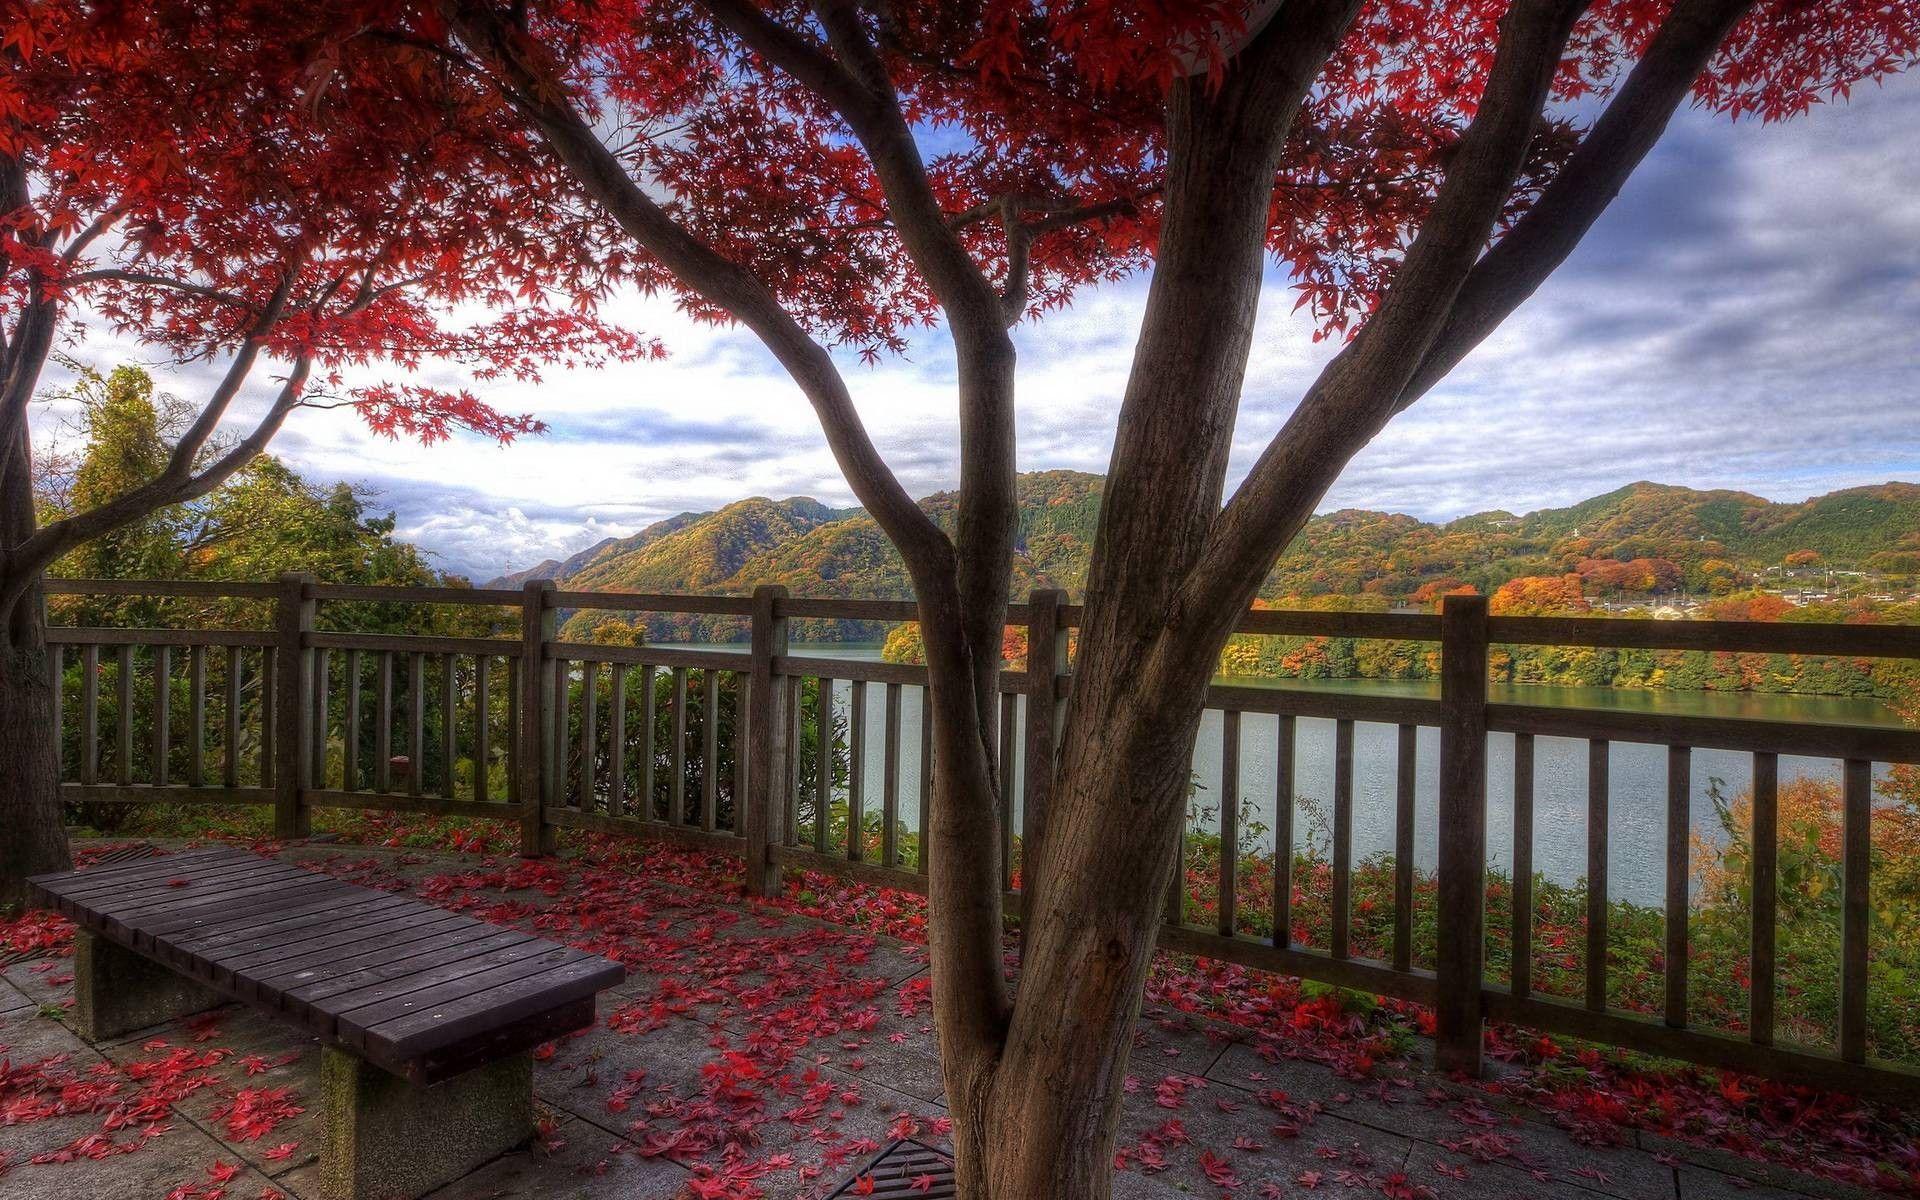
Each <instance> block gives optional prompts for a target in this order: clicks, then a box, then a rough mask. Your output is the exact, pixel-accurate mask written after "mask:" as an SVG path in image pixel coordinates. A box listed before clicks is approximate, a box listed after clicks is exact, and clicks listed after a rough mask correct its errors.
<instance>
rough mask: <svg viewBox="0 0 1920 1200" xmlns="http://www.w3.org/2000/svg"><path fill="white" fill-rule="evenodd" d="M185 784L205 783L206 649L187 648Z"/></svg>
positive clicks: (201, 647) (195, 645) (199, 646)
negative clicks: (187, 728)
mask: <svg viewBox="0 0 1920 1200" xmlns="http://www.w3.org/2000/svg"><path fill="white" fill-rule="evenodd" d="M187 725H188V726H189V732H188V738H189V740H188V742H187V783H188V784H190V785H191V786H193V787H200V786H202V785H204V784H205V783H206V781H207V648H206V647H205V646H202V645H199V644H197V643H196V644H194V645H192V646H189V647H187Z"/></svg>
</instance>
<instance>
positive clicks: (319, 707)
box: [309, 650, 333, 788]
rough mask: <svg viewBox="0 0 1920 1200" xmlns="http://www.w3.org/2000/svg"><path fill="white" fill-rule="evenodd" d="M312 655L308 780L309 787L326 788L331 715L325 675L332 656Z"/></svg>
mask: <svg viewBox="0 0 1920 1200" xmlns="http://www.w3.org/2000/svg"><path fill="white" fill-rule="evenodd" d="M309 653H311V654H312V655H313V717H312V724H311V726H310V728H311V729H312V731H313V732H312V735H311V736H312V738H313V742H312V745H313V753H312V755H311V756H310V758H311V761H310V763H309V768H310V771H311V774H310V775H309V778H310V779H311V780H312V783H311V784H310V785H309V786H311V787H316V788H323V787H326V786H327V726H328V725H329V724H331V720H330V718H331V716H332V714H331V713H330V712H329V711H328V700H327V683H328V679H327V674H328V672H329V670H331V668H332V666H333V663H332V656H331V655H330V654H328V653H327V652H326V651H325V650H313V651H310V652H309Z"/></svg>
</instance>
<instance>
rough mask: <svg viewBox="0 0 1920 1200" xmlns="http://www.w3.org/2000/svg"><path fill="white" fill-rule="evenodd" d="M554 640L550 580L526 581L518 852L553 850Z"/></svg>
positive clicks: (534, 854) (517, 784)
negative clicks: (551, 662)
mask: <svg viewBox="0 0 1920 1200" xmlns="http://www.w3.org/2000/svg"><path fill="white" fill-rule="evenodd" d="M553 639H554V611H553V580H551V579H530V580H528V581H527V584H526V587H525V588H524V589H523V590H522V592H521V596H520V667H519V683H518V688H519V694H520V714H519V716H520V724H519V727H518V728H516V729H515V730H514V731H513V737H514V739H515V741H516V742H517V743H518V745H519V747H520V752H519V754H518V756H517V761H516V764H515V765H516V767H517V768H518V777H517V778H516V779H515V780H514V788H515V791H516V794H517V797H518V799H519V801H520V853H521V854H522V855H525V856H527V857H537V856H539V855H542V854H552V853H553V851H554V828H553V826H551V825H549V824H547V811H546V809H547V802H548V800H549V799H550V798H551V797H550V795H549V793H550V792H551V791H552V790H553V789H552V784H553V763H554V752H555V750H556V747H555V746H554V742H553V719H552V716H553V704H554V695H553V693H554V686H553V672H552V671H551V670H550V669H549V668H548V665H547V664H548V653H549V648H550V647H551V646H552V644H553Z"/></svg>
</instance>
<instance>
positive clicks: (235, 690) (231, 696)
mask: <svg viewBox="0 0 1920 1200" xmlns="http://www.w3.org/2000/svg"><path fill="white" fill-rule="evenodd" d="M266 663H267V659H266V657H265V656H264V655H262V657H261V660H260V679H261V685H260V694H261V704H262V706H264V705H265V704H266V699H265V697H266V693H267V687H266ZM246 669H247V668H246V659H245V658H243V657H242V656H241V654H240V647H238V646H229V647H227V713H226V717H227V723H226V724H227V736H226V742H225V747H226V752H227V753H226V760H225V761H224V762H223V763H222V764H221V766H222V768H223V774H224V781H225V783H226V785H227V786H228V787H239V786H240V705H241V701H242V699H243V698H244V697H245V695H246V692H245V690H244V684H245V675H246Z"/></svg>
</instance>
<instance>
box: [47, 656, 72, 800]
mask: <svg viewBox="0 0 1920 1200" xmlns="http://www.w3.org/2000/svg"><path fill="white" fill-rule="evenodd" d="M47 669H48V671H50V672H51V675H50V677H49V678H48V680H47V683H48V684H49V690H50V691H51V692H52V693H53V775H54V778H55V779H57V780H59V781H60V782H62V783H65V782H66V779H67V743H66V720H67V712H66V708H67V705H66V699H67V698H66V690H67V679H66V676H67V648H66V647H65V646H63V645H61V644H60V643H59V642H55V641H49V642H48V643H47Z"/></svg>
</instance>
